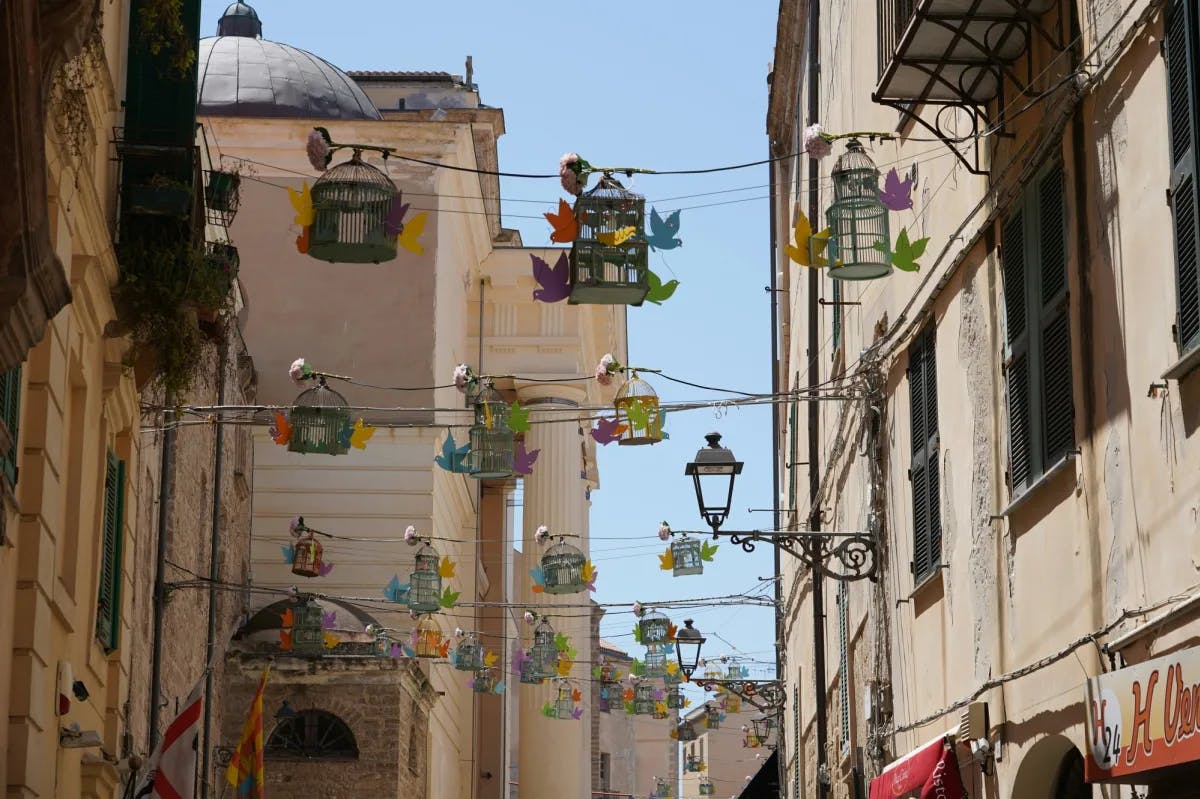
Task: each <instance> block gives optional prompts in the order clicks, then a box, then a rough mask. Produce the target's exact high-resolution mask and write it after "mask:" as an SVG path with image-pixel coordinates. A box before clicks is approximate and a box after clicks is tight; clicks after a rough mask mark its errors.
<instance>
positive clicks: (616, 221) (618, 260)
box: [568, 174, 650, 305]
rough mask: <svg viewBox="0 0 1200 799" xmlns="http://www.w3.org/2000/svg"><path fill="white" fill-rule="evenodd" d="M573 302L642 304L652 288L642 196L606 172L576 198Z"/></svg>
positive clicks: (578, 303) (573, 246) (572, 274)
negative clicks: (593, 186) (597, 181)
mask: <svg viewBox="0 0 1200 799" xmlns="http://www.w3.org/2000/svg"><path fill="white" fill-rule="evenodd" d="M575 218H576V219H577V220H579V234H578V235H577V236H576V237H575V242H574V243H573V244H572V245H571V272H570V283H571V296H570V299H569V300H568V302H569V303H570V304H571V305H580V304H595V305H641V304H642V301H643V300H645V299H646V293H647V292H648V291H650V278H649V276H648V273H649V265H648V264H649V245H648V244H647V243H646V198H644V197H642V195H640V194H637V193H635V192H632V191H629V190H627V189H626V188H625V187H624V186H622V185H621V184H620V182H618V181H617V180H616V179H615V178H613V176H612V175H609V174H605V175H604V176H603V177H601V178H600V182H599V183H598V184H596V187H595V188H594V189H592V190H590V191H587V192H584V193H583V194H582V195H580V197H579V199H578V200H576V201H575Z"/></svg>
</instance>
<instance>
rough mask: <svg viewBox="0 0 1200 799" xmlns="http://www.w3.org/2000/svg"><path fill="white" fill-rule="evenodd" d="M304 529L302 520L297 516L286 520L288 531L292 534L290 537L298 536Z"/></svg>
mask: <svg viewBox="0 0 1200 799" xmlns="http://www.w3.org/2000/svg"><path fill="white" fill-rule="evenodd" d="M304 530H305V527H304V520H303V519H301V518H300V517H299V516H293V517H292V520H291V521H290V522H288V532H289V533H291V534H292V538H299V537H300V534H301V533H303V532H304Z"/></svg>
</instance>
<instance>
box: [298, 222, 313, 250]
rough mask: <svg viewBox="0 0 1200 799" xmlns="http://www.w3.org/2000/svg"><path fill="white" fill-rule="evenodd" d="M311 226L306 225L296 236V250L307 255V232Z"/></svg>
mask: <svg viewBox="0 0 1200 799" xmlns="http://www.w3.org/2000/svg"><path fill="white" fill-rule="evenodd" d="M310 230H312V228H311V227H306V228H304V229H303V230H301V231H300V235H299V236H297V237H296V251H297V252H299V253H300V254H301V255H308V232H309V231H310Z"/></svg>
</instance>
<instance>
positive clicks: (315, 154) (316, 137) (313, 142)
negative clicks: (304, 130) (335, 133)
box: [304, 129, 333, 172]
mask: <svg viewBox="0 0 1200 799" xmlns="http://www.w3.org/2000/svg"><path fill="white" fill-rule="evenodd" d="M328 135H329V134H327V133H325V132H324V131H321V130H316V129H314V130H312V131H310V132H309V134H308V142H307V143H306V144H305V147H304V149H305V150H306V151H307V152H308V163H310V164H312V168H313V169H315V170H317V171H318V172H324V171H325V169H326V168H327V167H328V166H329V159H330V158H332V157H333V149H332V148H331V147H330V146H329V138H328Z"/></svg>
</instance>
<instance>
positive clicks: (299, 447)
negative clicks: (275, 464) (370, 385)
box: [288, 376, 350, 455]
mask: <svg viewBox="0 0 1200 799" xmlns="http://www.w3.org/2000/svg"><path fill="white" fill-rule="evenodd" d="M346 405H347V402H346V398H345V397H343V396H342V395H341V394H339V393H337V392H336V391H334V390H333V389H332V388H330V387H329V386H328V385H326V383H325V378H324V377H323V376H321V377H318V378H317V385H315V386H313V387H312V388H310V389H307V390H305V391H302V392H300V396H298V397H296V401H295V404H293V405H292V410H291V412H290V413H289V414H288V422H290V423H291V425H292V436H291V438H289V439H288V452H299V453H301V454H305V455H311V454H318V455H344V454H346V453H347V452H349V451H350V445H349V443H343V442H344V441H347V437H346V436H345V430H346V428H347V427H349V426H350V411H348V410H346Z"/></svg>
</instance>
